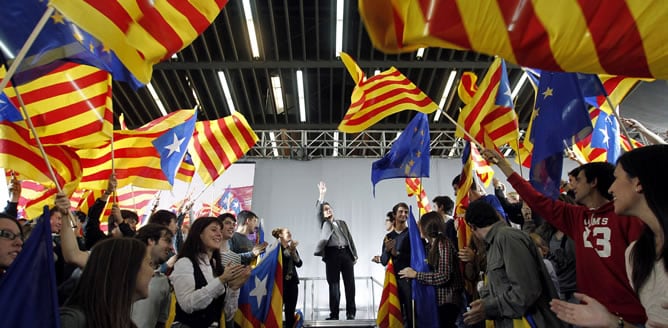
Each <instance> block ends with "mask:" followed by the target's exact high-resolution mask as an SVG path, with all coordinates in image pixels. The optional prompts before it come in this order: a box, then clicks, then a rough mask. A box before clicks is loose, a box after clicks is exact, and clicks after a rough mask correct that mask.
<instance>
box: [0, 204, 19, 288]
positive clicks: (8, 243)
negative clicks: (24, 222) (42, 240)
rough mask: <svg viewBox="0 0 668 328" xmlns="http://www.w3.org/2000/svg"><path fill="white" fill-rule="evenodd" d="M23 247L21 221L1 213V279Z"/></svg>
mask: <svg viewBox="0 0 668 328" xmlns="http://www.w3.org/2000/svg"><path fill="white" fill-rule="evenodd" d="M22 248H23V233H22V232H21V226H19V222H18V221H16V219H14V218H12V217H11V216H9V215H7V214H4V213H0V281H1V280H2V279H3V278H4V276H5V272H6V271H7V269H8V268H9V266H10V265H12V263H13V262H14V260H15V259H16V257H17V256H18V255H19V253H20V252H21V249H22Z"/></svg>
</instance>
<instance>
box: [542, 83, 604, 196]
mask: <svg viewBox="0 0 668 328" xmlns="http://www.w3.org/2000/svg"><path fill="white" fill-rule="evenodd" d="M602 93H605V91H604V89H603V85H602V84H601V81H600V80H599V79H598V76H596V75H591V74H580V73H561V72H546V71H543V72H541V76H540V80H539V84H538V95H537V99H536V115H535V117H534V122H533V128H532V131H531V138H532V139H533V140H531V141H532V143H533V145H534V147H533V154H532V156H531V173H530V175H531V179H530V180H531V183H532V185H533V186H534V187H535V188H536V189H537V190H539V191H541V192H542V193H543V194H545V195H546V196H549V197H552V198H556V197H558V196H559V182H560V181H561V170H562V166H563V151H564V145H571V144H572V143H573V138H574V137H575V139H576V140H580V139H582V138H584V137H586V136H587V135H588V134H589V133H591V130H592V126H591V119H590V118H589V111H588V109H587V107H588V106H587V104H586V102H585V97H591V96H597V95H598V94H602Z"/></svg>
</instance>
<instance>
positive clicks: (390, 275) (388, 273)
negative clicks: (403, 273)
mask: <svg viewBox="0 0 668 328" xmlns="http://www.w3.org/2000/svg"><path fill="white" fill-rule="evenodd" d="M376 324H377V325H378V327H380V328H402V327H403V326H404V322H403V317H402V316H401V304H399V289H398V287H397V277H396V276H395V275H394V264H392V260H390V261H389V262H388V263H387V267H386V268H385V282H383V293H382V294H381V296H380V305H379V306H378V317H377V318H376Z"/></svg>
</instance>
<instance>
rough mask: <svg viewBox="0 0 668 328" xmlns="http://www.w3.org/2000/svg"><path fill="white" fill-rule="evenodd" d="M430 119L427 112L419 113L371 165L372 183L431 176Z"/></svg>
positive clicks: (374, 185) (374, 186)
mask: <svg viewBox="0 0 668 328" xmlns="http://www.w3.org/2000/svg"><path fill="white" fill-rule="evenodd" d="M429 143H430V139H429V121H428V120H427V114H424V113H417V114H416V115H415V117H414V118H413V119H412V120H411V121H410V122H409V123H408V125H407V126H406V129H404V132H402V133H401V135H400V136H399V138H397V140H395V141H394V143H393V144H392V147H391V148H390V151H388V152H387V154H385V156H383V158H381V159H379V160H377V161H375V162H373V164H372V165H371V184H372V185H373V188H374V193H375V189H376V183H378V181H380V180H385V179H392V178H404V177H406V178H415V177H428V176H429Z"/></svg>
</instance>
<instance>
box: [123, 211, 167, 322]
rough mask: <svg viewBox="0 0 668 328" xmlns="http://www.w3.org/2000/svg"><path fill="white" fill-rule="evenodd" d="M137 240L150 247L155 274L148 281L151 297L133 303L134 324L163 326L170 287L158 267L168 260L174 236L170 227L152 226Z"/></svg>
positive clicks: (142, 229) (142, 230) (142, 232)
mask: <svg viewBox="0 0 668 328" xmlns="http://www.w3.org/2000/svg"><path fill="white" fill-rule="evenodd" d="M135 238H137V239H139V240H141V241H142V242H144V243H145V244H146V245H147V246H148V250H149V254H150V255H151V262H152V264H153V268H154V269H155V272H153V277H152V278H151V281H150V282H149V286H148V297H147V298H145V299H142V300H139V301H136V302H134V304H132V321H133V322H134V323H135V325H137V327H138V328H155V327H164V325H165V322H167V319H168V317H169V306H170V301H171V295H170V292H171V288H170V285H169V279H168V278H167V276H165V275H164V274H162V273H160V270H158V268H159V267H160V265H161V264H162V263H165V261H167V259H169V256H170V252H171V251H172V238H173V235H172V232H171V231H170V230H169V228H168V227H167V226H164V225H161V224H157V223H149V224H147V225H145V226H143V227H142V228H141V229H139V230H138V231H137V234H136V235H135Z"/></svg>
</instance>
